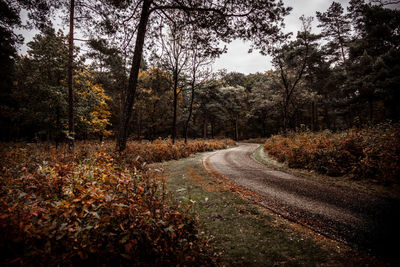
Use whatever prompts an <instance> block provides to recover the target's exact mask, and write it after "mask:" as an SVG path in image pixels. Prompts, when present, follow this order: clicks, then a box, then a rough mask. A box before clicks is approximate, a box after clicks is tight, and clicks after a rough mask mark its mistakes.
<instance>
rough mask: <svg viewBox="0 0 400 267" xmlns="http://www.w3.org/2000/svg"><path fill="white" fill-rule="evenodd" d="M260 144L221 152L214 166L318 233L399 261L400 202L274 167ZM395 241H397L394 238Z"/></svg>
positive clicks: (271, 206) (210, 159) (215, 155)
mask: <svg viewBox="0 0 400 267" xmlns="http://www.w3.org/2000/svg"><path fill="white" fill-rule="evenodd" d="M257 147H258V145H257V144H240V145H239V146H238V147H234V148H231V149H226V150H220V151H217V152H215V153H213V154H211V155H210V156H208V157H207V158H206V159H205V160H207V162H208V164H207V166H209V167H210V168H212V169H214V171H217V172H219V173H221V174H223V175H224V176H225V177H227V178H229V179H231V180H233V181H234V182H235V183H237V184H238V185H240V186H242V187H244V188H246V189H249V190H250V191H252V192H254V193H256V194H257V195H259V196H260V198H261V204H262V205H263V206H265V207H267V208H269V209H271V210H273V211H274V212H276V213H278V214H281V215H283V216H284V217H286V218H288V219H291V220H293V221H296V222H298V223H301V224H303V225H306V226H308V227H310V228H312V229H314V230H315V231H317V232H320V233H322V234H324V235H327V236H329V237H332V238H335V239H339V240H341V241H344V242H346V243H348V244H350V245H352V246H354V247H360V248H362V249H366V250H368V251H370V252H371V253H372V254H374V255H377V256H378V257H379V258H382V259H384V260H385V261H387V262H389V263H394V262H398V261H399V260H398V259H396V257H398V255H396V253H398V252H397V251H398V249H397V248H398V242H399V241H400V239H399V237H400V234H399V233H400V231H399V228H400V201H398V200H392V199H388V198H379V197H376V196H372V195H368V194H366V193H363V192H360V191H356V190H354V189H349V188H345V187H339V186H333V185H330V184H325V183H320V182H317V181H313V180H310V179H306V178H301V177H296V176H293V175H291V174H287V173H284V172H281V171H276V170H272V169H270V168H268V167H266V166H265V165H263V164H261V163H259V162H257V161H256V160H255V159H253V158H252V154H253V152H254V151H255V149H256V148H257ZM393 242H394V243H393Z"/></svg>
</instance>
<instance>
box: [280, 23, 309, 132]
mask: <svg viewBox="0 0 400 267" xmlns="http://www.w3.org/2000/svg"><path fill="white" fill-rule="evenodd" d="M301 20H302V23H303V29H302V32H298V34H297V39H296V40H294V41H291V42H289V43H286V44H284V45H283V46H282V47H280V48H278V49H276V50H275V51H274V55H273V56H274V58H273V63H274V65H275V66H276V67H277V68H278V70H279V72H280V78H281V86H282V89H283V99H282V101H283V103H282V113H283V114H282V115H283V130H284V132H285V133H286V131H287V128H288V119H289V105H290V104H291V101H292V97H293V94H294V93H295V91H296V89H297V86H298V85H299V83H300V81H301V79H302V77H303V74H304V72H305V70H306V66H307V62H308V60H309V57H310V51H311V49H312V47H311V46H312V42H313V41H315V40H316V39H317V37H316V36H315V35H312V34H311V33H310V31H311V21H312V18H304V17H302V18H301Z"/></svg>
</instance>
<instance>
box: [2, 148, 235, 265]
mask: <svg viewBox="0 0 400 267" xmlns="http://www.w3.org/2000/svg"><path fill="white" fill-rule="evenodd" d="M228 143H231V142H230V141H215V142H214V141H209V142H203V141H195V142H191V143H190V145H184V144H182V143H181V142H179V143H177V144H176V145H172V143H171V142H169V141H167V142H161V141H160V142H155V143H153V144H151V143H135V144H129V145H128V150H127V152H126V154H125V155H121V156H118V158H117V157H116V154H113V149H114V144H112V143H107V144H103V145H102V146H99V145H97V144H94V143H86V144H84V143H78V144H77V145H76V148H75V153H74V155H71V154H69V153H67V152H65V151H63V150H62V149H58V150H57V149H55V148H54V147H51V146H49V145H45V144H34V145H26V144H16V145H15V144H10V145H6V144H3V145H1V146H0V152H1V163H2V166H1V170H0V185H1V188H0V229H1V230H0V231H1V235H0V250H1V251H2V253H1V254H2V255H3V256H2V258H1V264H2V265H3V264H5V265H37V264H38V263H40V264H42V265H53V266H56V265H64V266H65V265H72V266H73V265H96V266H101V265H113V266H118V265H123V266H125V265H193V264H202V265H212V264H214V263H215V262H214V261H215V259H213V258H212V257H210V256H209V255H208V254H207V253H205V250H206V249H207V248H208V245H207V243H206V242H205V241H204V240H203V239H202V238H199V236H198V234H197V221H196V219H195V216H194V215H193V214H192V213H191V212H190V207H186V206H174V205H172V204H170V203H168V202H166V200H165V199H164V193H163V192H161V187H160V186H159V185H158V184H157V183H155V182H153V181H155V180H159V179H155V177H151V175H154V173H153V174H151V173H150V172H147V171H146V170H145V168H144V167H143V165H141V166H142V169H141V170H138V168H128V167H129V166H128V165H126V163H130V164H131V165H132V166H136V165H137V163H138V162H139V159H137V157H139V158H140V159H141V160H140V161H141V162H144V161H146V162H152V161H159V160H167V159H171V158H174V159H175V158H180V157H183V156H187V155H190V154H191V153H195V152H197V151H199V150H200V151H203V150H208V149H216V148H221V147H223V146H226V144H228ZM130 153H131V154H132V155H130ZM128 155H130V156H132V157H133V159H134V160H132V162H130V161H129V159H126V158H125V162H124V163H123V164H120V162H118V159H122V157H124V156H125V157H128Z"/></svg>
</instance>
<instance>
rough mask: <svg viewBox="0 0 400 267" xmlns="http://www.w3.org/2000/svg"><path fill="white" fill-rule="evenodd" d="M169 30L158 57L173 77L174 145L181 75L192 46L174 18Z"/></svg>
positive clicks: (181, 26)
mask: <svg viewBox="0 0 400 267" xmlns="http://www.w3.org/2000/svg"><path fill="white" fill-rule="evenodd" d="M166 24H167V29H165V34H164V33H163V32H162V30H161V34H160V39H161V40H160V41H161V51H160V53H161V55H159V56H156V57H158V61H159V63H158V64H159V65H160V66H162V67H163V69H165V70H167V71H168V72H169V73H171V76H172V92H173V116H172V127H171V129H172V143H173V144H175V139H176V122H177V109H178V96H179V94H181V92H182V86H179V85H180V84H182V83H181V82H180V81H181V77H180V76H181V74H182V73H183V71H184V70H185V68H186V67H187V66H186V65H187V62H188V58H189V51H188V50H187V47H188V46H189V45H190V39H189V34H187V33H185V30H184V28H183V25H182V24H179V23H177V18H176V16H174V20H173V21H167V23H166Z"/></svg>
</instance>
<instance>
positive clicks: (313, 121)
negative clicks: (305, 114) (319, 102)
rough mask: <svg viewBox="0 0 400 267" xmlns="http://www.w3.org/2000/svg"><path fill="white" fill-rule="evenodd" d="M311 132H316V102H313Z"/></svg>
mask: <svg viewBox="0 0 400 267" xmlns="http://www.w3.org/2000/svg"><path fill="white" fill-rule="evenodd" d="M311 131H313V132H314V131H315V101H312V102H311Z"/></svg>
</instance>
